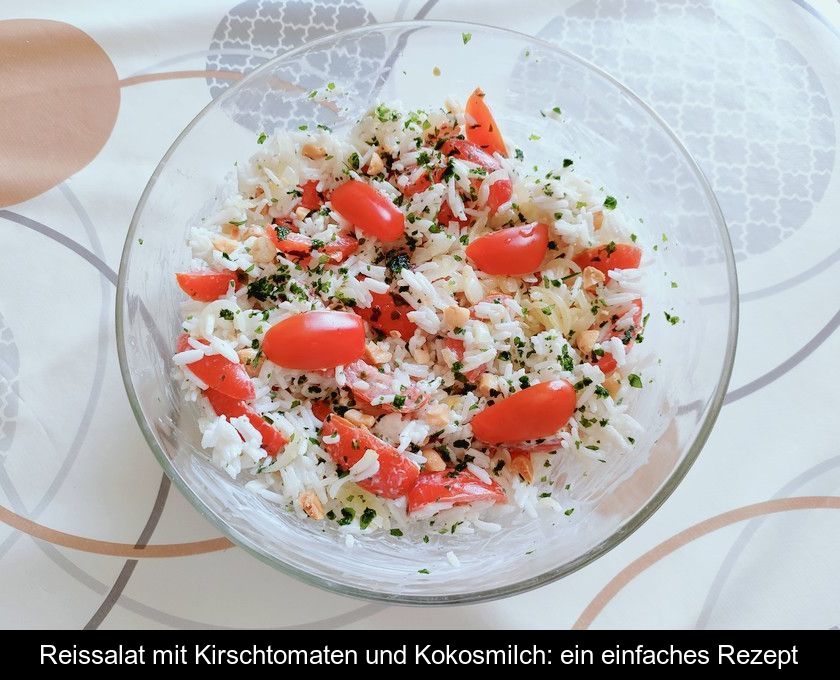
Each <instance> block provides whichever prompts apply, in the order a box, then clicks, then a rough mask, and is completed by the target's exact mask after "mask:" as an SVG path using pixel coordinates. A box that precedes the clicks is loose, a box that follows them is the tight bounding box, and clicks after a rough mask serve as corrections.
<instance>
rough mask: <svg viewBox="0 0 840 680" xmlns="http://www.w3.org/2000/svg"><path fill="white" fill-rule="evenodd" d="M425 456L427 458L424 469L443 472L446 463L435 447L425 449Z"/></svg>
mask: <svg viewBox="0 0 840 680" xmlns="http://www.w3.org/2000/svg"><path fill="white" fill-rule="evenodd" d="M423 456H424V457H425V458H426V462H425V463H424V464H423V470H425V471H426V472H442V471H443V470H445V469H446V463H445V462H444V461H443V458H441V457H440V454H439V453H438V452H437V451H435V450H434V449H423Z"/></svg>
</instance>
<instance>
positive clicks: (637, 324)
mask: <svg viewBox="0 0 840 680" xmlns="http://www.w3.org/2000/svg"><path fill="white" fill-rule="evenodd" d="M633 306H634V310H633V326H632V327H631V328H626V329H624V330H621V331H619V330H616V329H615V327H613V328H611V329H609V331H608V332H607V334H606V336H605V337H604V338H603V340H609V339H610V338H621V342H622V343H624V346H625V347H626V348H627V349H628V350H629V349H630V348H631V347H632V346H633V343H634V342H635V340H636V336H638V335H639V333H640V332H641V331H642V301H641V300H634V301H633ZM622 316H623V314H622ZM603 340H602V342H603ZM595 365H596V366H597V367H598V368H600V369H601V371H602V372H603V373H604V375H609V374H610V373H612V372H613V371H614V370H615V369H616V368H617V367H618V364H617V363H616V361H615V358H614V357H613V355H612V354H610V353H609V352H605V353H604V356H602V357H601V358H600V359H598V361H597V362H595Z"/></svg>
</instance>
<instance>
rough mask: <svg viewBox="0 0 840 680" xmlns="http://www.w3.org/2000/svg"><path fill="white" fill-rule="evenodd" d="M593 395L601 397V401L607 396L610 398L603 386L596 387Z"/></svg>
mask: <svg viewBox="0 0 840 680" xmlns="http://www.w3.org/2000/svg"><path fill="white" fill-rule="evenodd" d="M595 394H596V395H598V396H599V397H601V399H606V398H607V397H608V396H610V393H609V392H608V391H607V388H606V387H604V386H603V385H598V387H596V388H595Z"/></svg>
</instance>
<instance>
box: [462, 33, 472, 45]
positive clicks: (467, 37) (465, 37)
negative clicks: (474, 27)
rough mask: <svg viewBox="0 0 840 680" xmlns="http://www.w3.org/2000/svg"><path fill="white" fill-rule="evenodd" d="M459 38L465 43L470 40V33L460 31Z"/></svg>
mask: <svg viewBox="0 0 840 680" xmlns="http://www.w3.org/2000/svg"><path fill="white" fill-rule="evenodd" d="M461 40H463V41H464V44H465V45H466V44H467V43H468V42H469V41H470V40H472V33H461Z"/></svg>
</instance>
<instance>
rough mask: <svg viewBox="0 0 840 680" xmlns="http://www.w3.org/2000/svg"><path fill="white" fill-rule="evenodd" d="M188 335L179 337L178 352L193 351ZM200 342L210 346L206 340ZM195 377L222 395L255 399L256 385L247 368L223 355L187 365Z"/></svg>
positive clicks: (248, 399)
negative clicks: (246, 370)
mask: <svg viewBox="0 0 840 680" xmlns="http://www.w3.org/2000/svg"><path fill="white" fill-rule="evenodd" d="M188 337H189V336H188V335H187V334H186V333H184V334H182V335H180V336H179V337H178V342H177V345H176V350H177V351H178V352H184V351H186V350H188V349H192V347H191V346H190V344H189V342H187V339H188ZM199 342H202V343H204V344H205V345H206V344H208V343H207V342H206V341H205V340H200V341H199ZM187 368H189V369H190V370H191V371H192V372H193V373H194V374H195V376H196V377H197V378H198V379H199V380H203V381H204V382H205V383H207V386H208V387H209V388H211V389H214V390H217V391H218V392H221V393H222V394H225V395H227V396H228V397H232V398H233V399H242V400H243V401H251V399H253V398H254V383H252V382H251V378H249V377H248V374H247V373H246V372H245V367H244V366H243V365H242V364H235V363H233V362H232V361H231V360H230V359H225V357H223V356H222V355H221V354H210V355H208V356H204V357H202V358H201V359H199V360H198V361H194V362H193V363H191V364H187Z"/></svg>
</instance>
